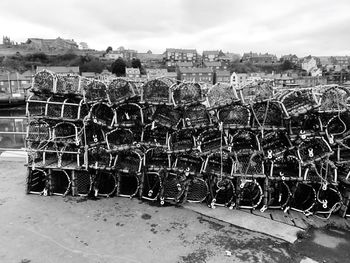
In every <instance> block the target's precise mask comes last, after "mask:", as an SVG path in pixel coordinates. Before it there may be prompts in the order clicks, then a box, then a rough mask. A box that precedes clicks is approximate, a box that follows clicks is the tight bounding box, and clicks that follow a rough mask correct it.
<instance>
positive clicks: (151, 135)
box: [140, 123, 169, 148]
mask: <svg viewBox="0 0 350 263" xmlns="http://www.w3.org/2000/svg"><path fill="white" fill-rule="evenodd" d="M168 140H169V129H168V128H166V127H164V126H160V125H156V124H155V123H150V124H147V125H146V126H144V127H143V128H142V133H141V142H140V144H142V145H144V146H146V147H164V148H166V147H167V146H168Z"/></svg>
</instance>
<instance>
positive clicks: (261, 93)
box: [236, 82, 273, 104]
mask: <svg viewBox="0 0 350 263" xmlns="http://www.w3.org/2000/svg"><path fill="white" fill-rule="evenodd" d="M236 91H237V94H239V97H240V100H241V101H242V102H243V103H247V104H249V103H251V102H254V101H259V100H265V99H269V98H272V97H273V88H272V86H271V85H270V84H269V83H264V82H261V83H257V82H253V83H249V84H247V85H245V86H243V87H242V88H236Z"/></svg>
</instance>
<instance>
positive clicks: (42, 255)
mask: <svg viewBox="0 0 350 263" xmlns="http://www.w3.org/2000/svg"><path fill="white" fill-rule="evenodd" d="M23 163H24V162H23V160H21V162H18V161H17V162H14V161H11V162H9V161H4V160H0V262H2V263H20V262H22V263H29V262H31V263H41V262H42V263H44V262H45V263H56V262H57V263H58V262H59V263H62V262H73V263H80V262H81V263H107V262H108V263H110V262H123V263H129V262H130V263H138V262H145V263H147V262H183V263H190V262H193V263H198V262H199V263H201V262H207V263H210V262H269V263H270V262H300V261H301V260H302V259H303V258H304V256H303V255H300V254H299V253H297V252H296V250H295V248H294V245H293V244H291V243H289V242H286V241H285V240H282V239H279V238H275V237H272V236H269V235H265V234H261V233H258V232H254V231H250V230H246V229H243V228H239V227H236V226H234V225H232V224H228V223H226V222H223V221H219V220H217V219H214V218H212V217H207V216H204V215H201V214H198V213H196V212H195V211H192V210H190V209H187V208H183V207H174V206H165V207H159V206H158V205H157V204H152V203H149V202H143V201H140V200H138V199H132V200H130V199H128V198H121V197H113V198H108V199H104V198H101V199H99V200H88V199H86V198H76V197H70V196H67V197H59V196H50V197H44V196H37V195H25V194H24V188H25V174H26V168H25V167H24V165H23ZM256 218H257V219H256V220H257V221H256V224H257V225H259V217H256ZM305 262H306V261H305ZM309 262H311V261H309Z"/></svg>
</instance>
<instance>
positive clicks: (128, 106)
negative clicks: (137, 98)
mask: <svg viewBox="0 0 350 263" xmlns="http://www.w3.org/2000/svg"><path fill="white" fill-rule="evenodd" d="M116 112H117V115H116V116H117V125H118V126H123V127H133V126H141V125H143V124H144V122H145V120H144V119H145V118H144V112H143V109H142V108H141V106H140V105H138V104H136V103H125V104H122V105H120V106H118V107H117V109H116Z"/></svg>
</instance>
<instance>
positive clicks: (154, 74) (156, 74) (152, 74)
mask: <svg viewBox="0 0 350 263" xmlns="http://www.w3.org/2000/svg"><path fill="white" fill-rule="evenodd" d="M146 74H147V79H156V78H160V77H165V76H166V75H167V74H168V70H166V69H160V68H157V69H155V68H150V69H146Z"/></svg>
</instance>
